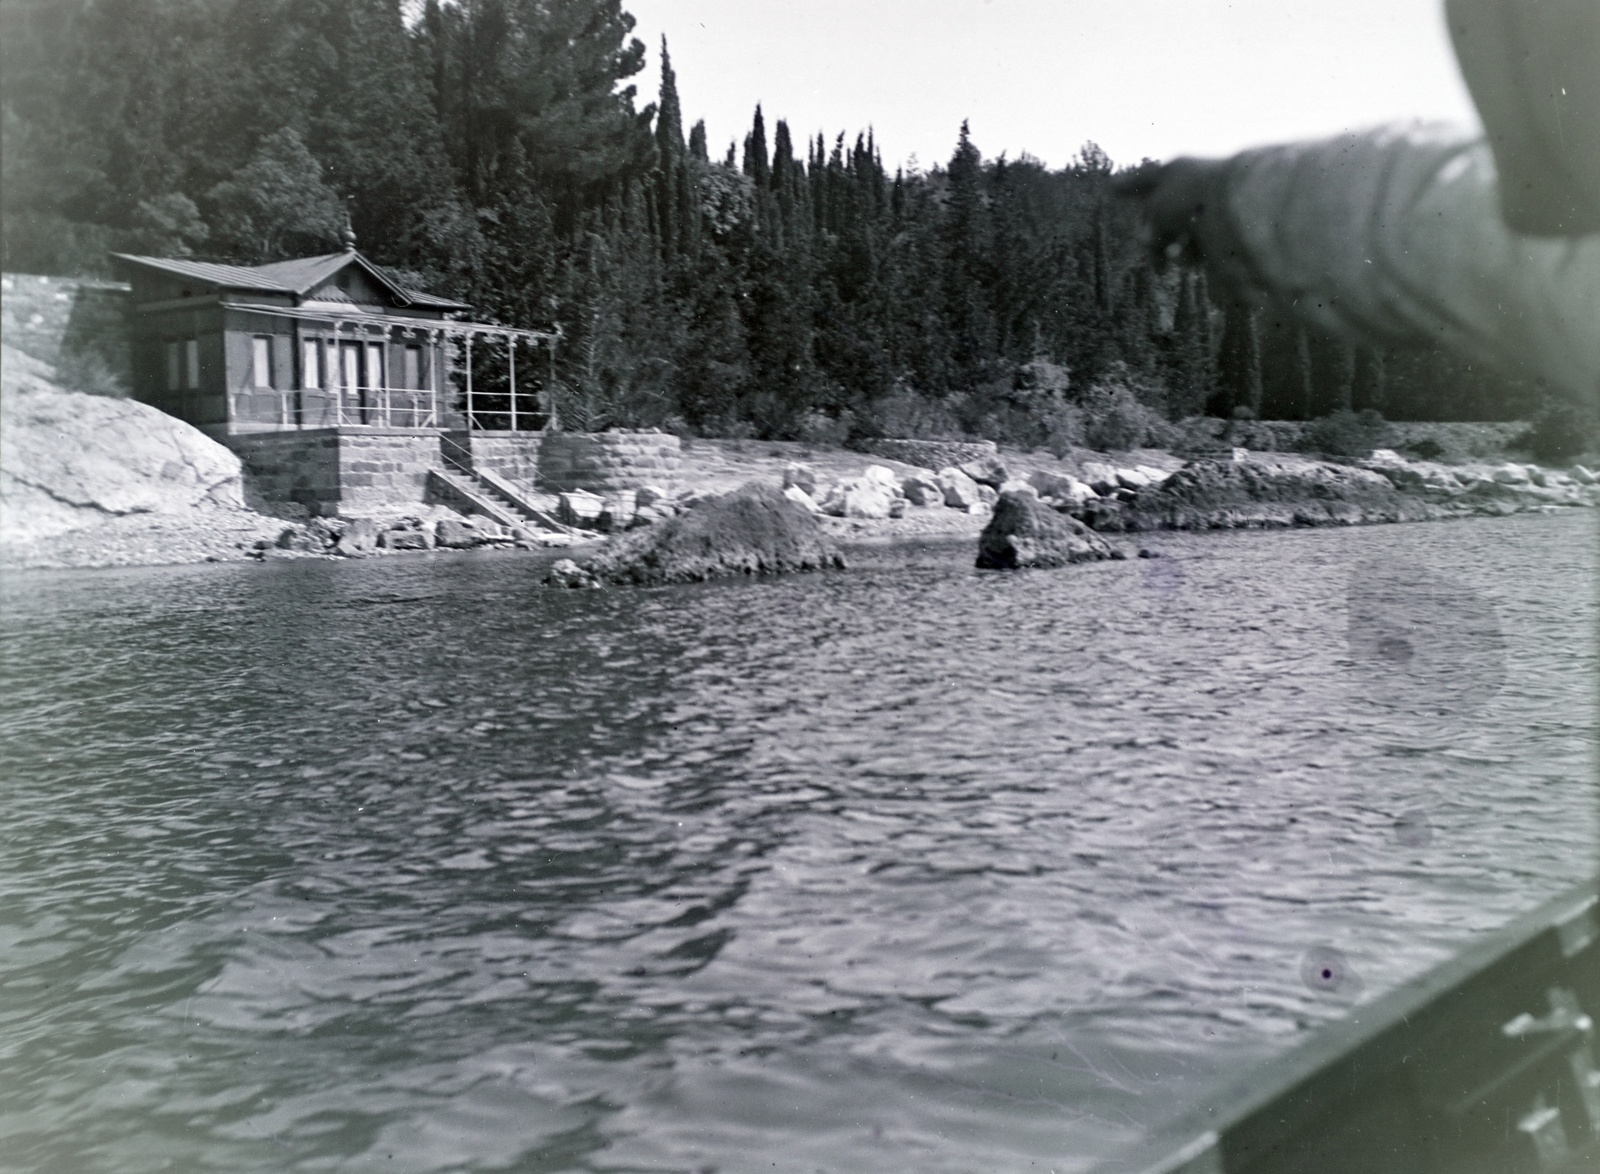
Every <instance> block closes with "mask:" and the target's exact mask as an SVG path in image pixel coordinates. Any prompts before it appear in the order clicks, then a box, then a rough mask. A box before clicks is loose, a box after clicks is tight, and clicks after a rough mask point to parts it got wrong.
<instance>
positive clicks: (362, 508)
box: [226, 428, 442, 517]
mask: <svg viewBox="0 0 1600 1174" xmlns="http://www.w3.org/2000/svg"><path fill="white" fill-rule="evenodd" d="M226 439H227V444H228V447H229V448H231V449H233V451H234V452H236V453H238V454H239V459H240V461H241V462H242V463H243V464H244V468H245V495H246V499H247V500H248V501H250V502H251V503H252V504H259V505H273V504H279V505H281V504H294V505H299V506H302V507H304V508H305V510H306V512H307V513H309V514H311V515H312V516H313V517H332V516H334V515H336V514H347V515H349V514H355V515H359V514H364V513H369V512H371V511H373V510H381V509H385V508H387V507H390V506H396V505H420V504H422V502H424V501H425V500H426V499H427V484H428V471H429V470H430V469H437V468H440V467H441V465H442V461H441V459H440V455H439V434H438V433H437V432H432V431H420V430H419V431H411V430H405V429H379V428H372V429H365V428H364V429H361V430H359V431H357V430H355V429H350V428H315V429H305V430H303V431H297V432H253V433H248V434H245V435H239V436H230V437H227V438H226Z"/></svg>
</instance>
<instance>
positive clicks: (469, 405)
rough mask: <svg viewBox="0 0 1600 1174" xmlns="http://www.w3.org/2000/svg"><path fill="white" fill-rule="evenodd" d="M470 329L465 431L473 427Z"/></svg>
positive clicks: (471, 335)
mask: <svg viewBox="0 0 1600 1174" xmlns="http://www.w3.org/2000/svg"><path fill="white" fill-rule="evenodd" d="M473 337H474V335H473V333H472V332H471V331H469V332H468V333H467V431H468V432H471V431H472V429H473V421H472V339H473Z"/></svg>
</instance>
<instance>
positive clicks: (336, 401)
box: [323, 319, 344, 428]
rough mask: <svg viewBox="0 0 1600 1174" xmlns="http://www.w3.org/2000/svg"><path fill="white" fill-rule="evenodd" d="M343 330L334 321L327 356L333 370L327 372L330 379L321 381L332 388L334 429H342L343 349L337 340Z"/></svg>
mask: <svg viewBox="0 0 1600 1174" xmlns="http://www.w3.org/2000/svg"><path fill="white" fill-rule="evenodd" d="M343 329H344V323H343V322H340V321H338V320H337V319H335V320H334V323H333V354H332V355H330V356H329V358H331V359H332V360H333V362H332V363H331V364H329V365H330V366H332V368H333V370H332V371H331V372H329V375H331V378H324V379H323V382H324V383H327V384H331V385H332V387H333V423H334V427H336V428H343V427H344V348H343V347H341V346H340V338H339V336H340V332H341V331H343Z"/></svg>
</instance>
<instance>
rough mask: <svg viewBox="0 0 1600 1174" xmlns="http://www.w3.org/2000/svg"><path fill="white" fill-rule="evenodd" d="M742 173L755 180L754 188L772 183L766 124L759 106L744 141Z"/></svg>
mask: <svg viewBox="0 0 1600 1174" xmlns="http://www.w3.org/2000/svg"><path fill="white" fill-rule="evenodd" d="M744 173H745V174H746V175H748V176H749V177H750V178H751V179H753V180H755V184H756V187H758V188H764V187H767V186H768V185H769V184H770V183H771V182H772V164H771V161H770V160H769V158H768V156H767V123H766V119H764V118H762V117H761V106H760V105H759V104H757V106H756V116H755V121H754V122H753V123H752V125H751V127H750V133H749V134H748V135H747V136H746V137H745V140H744Z"/></svg>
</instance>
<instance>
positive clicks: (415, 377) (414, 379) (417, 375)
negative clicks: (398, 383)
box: [404, 346, 426, 391]
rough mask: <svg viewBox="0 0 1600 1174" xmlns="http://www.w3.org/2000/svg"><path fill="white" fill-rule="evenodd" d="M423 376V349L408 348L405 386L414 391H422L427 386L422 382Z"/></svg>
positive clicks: (416, 347) (417, 347)
mask: <svg viewBox="0 0 1600 1174" xmlns="http://www.w3.org/2000/svg"><path fill="white" fill-rule="evenodd" d="M422 374H423V369H422V348H421V347H419V346H408V347H406V353H405V383H404V386H405V387H407V388H410V389H411V390H413V391H421V390H422V389H423V388H424V387H425V386H426V385H425V384H424V383H423V382H422Z"/></svg>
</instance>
